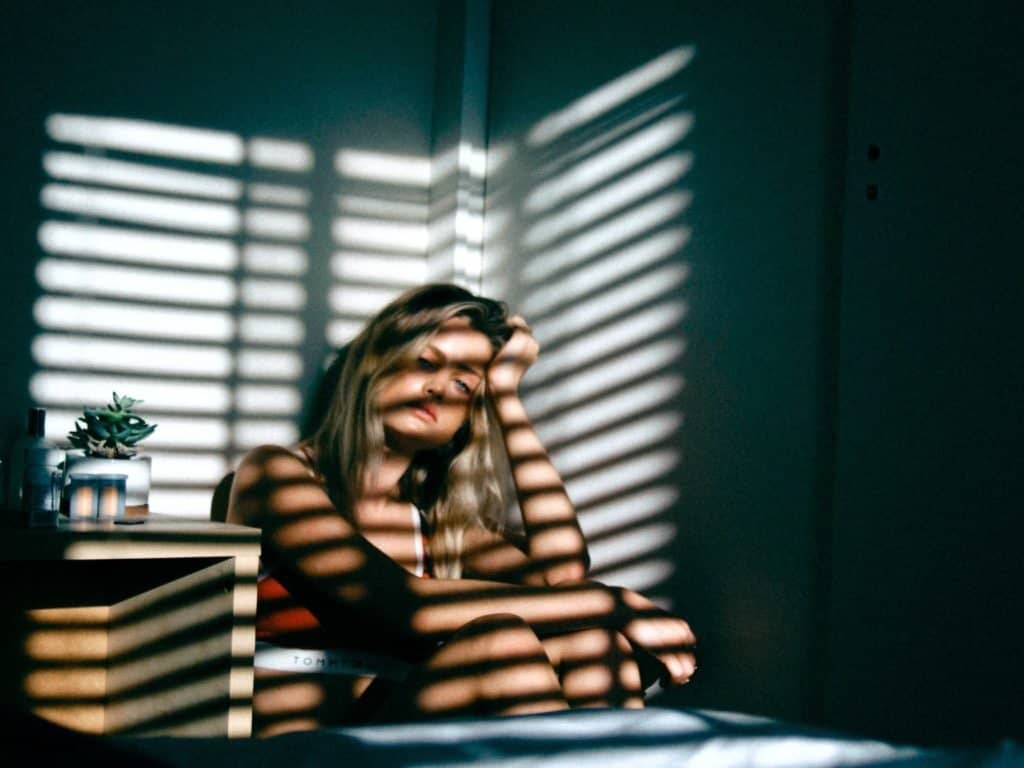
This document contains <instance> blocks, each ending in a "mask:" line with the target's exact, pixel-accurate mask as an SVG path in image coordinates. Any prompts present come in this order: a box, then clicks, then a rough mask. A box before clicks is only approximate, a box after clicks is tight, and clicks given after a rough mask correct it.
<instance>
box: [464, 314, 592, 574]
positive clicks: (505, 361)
mask: <svg viewBox="0 0 1024 768" xmlns="http://www.w3.org/2000/svg"><path fill="white" fill-rule="evenodd" d="M511 322H512V325H513V326H514V327H515V332H514V333H513V334H512V337H511V338H510V339H509V340H508V341H507V342H506V343H505V345H504V346H503V347H502V348H501V350H499V352H498V354H497V355H496V356H495V358H494V360H493V361H492V362H491V364H490V366H489V367H488V369H487V388H488V392H489V394H490V397H491V398H492V403H493V405H494V411H495V414H496V415H497V417H498V422H499V425H500V427H501V433H502V437H503V439H504V442H505V448H506V450H507V452H508V458H509V463H510V464H511V468H512V479H513V481H514V482H515V487H516V495H517V497H518V499H519V508H520V510H521V512H522V516H523V524H524V526H525V530H526V543H525V550H526V556H527V558H528V563H520V564H519V566H520V567H519V569H518V570H519V571H520V579H521V580H523V581H526V582H543V583H546V584H552V585H553V584H559V583H563V582H569V581H581V580H583V579H585V578H586V575H587V570H588V568H589V565H590V555H589V553H588V552H587V544H586V540H585V539H584V537H583V531H582V530H581V529H580V524H579V520H578V519H577V517H576V508H575V507H574V506H573V503H572V501H571V500H570V499H569V495H568V494H567V493H566V491H565V484H564V483H563V482H562V478H561V476H560V475H559V474H558V470H556V469H555V467H554V465H553V464H552V463H551V459H550V458H549V457H548V454H547V451H546V450H545V448H544V445H543V444H542V443H541V441H540V438H539V437H538V436H537V433H536V432H535V431H534V429H533V425H532V424H531V423H530V419H529V416H528V415H527V413H526V408H525V407H524V406H523V402H522V400H521V399H520V397H519V384H520V382H521V381H522V378H523V375H524V374H525V373H526V371H527V369H528V368H529V367H530V366H531V365H532V364H533V363H534V362H535V361H536V360H537V356H538V354H539V352H540V347H539V345H538V344H537V341H536V339H534V338H533V335H532V334H531V333H530V329H529V327H528V326H527V325H526V322H525V321H523V319H522V318H520V317H514V318H512V321H511ZM482 554H483V553H482V552H481V555H482ZM483 560H490V561H491V563H492V564H493V565H494V566H498V567H504V568H506V569H507V568H508V567H509V566H511V565H512V564H513V563H514V561H515V555H514V553H512V552H510V551H508V550H506V551H504V552H503V551H502V550H501V549H500V548H499V547H495V546H493V544H492V548H491V551H490V553H489V556H488V557H486V558H484V557H482V556H478V557H476V558H473V557H472V556H471V557H470V558H469V559H468V562H469V563H470V564H472V565H476V566H478V567H480V566H481V565H484V563H483V562H482V561H483ZM485 567H486V566H485Z"/></svg>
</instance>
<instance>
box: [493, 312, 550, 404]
mask: <svg viewBox="0 0 1024 768" xmlns="http://www.w3.org/2000/svg"><path fill="white" fill-rule="evenodd" d="M508 322H509V325H510V326H512V328H514V329H515V330H514V331H513V333H512V336H510V337H509V340H508V341H506V342H505V344H504V346H502V348H501V349H500V350H498V354H497V355H495V356H494V359H493V360H492V361H491V364H490V365H489V366H488V367H487V387H488V391H489V392H490V393H491V395H492V396H494V397H502V396H505V395H515V394H516V393H517V392H518V391H519V382H521V381H522V380H523V375H524V374H525V373H526V371H527V369H528V368H529V367H530V366H531V365H533V364H534V363H535V362H536V361H537V356H538V355H539V354H540V345H539V344H538V343H537V340H536V339H535V338H533V333H531V331H530V326H529V325H527V324H526V321H525V320H524V319H523V318H522V317H520V316H519V315H514V316H512V317H510V318H509V321H508Z"/></svg>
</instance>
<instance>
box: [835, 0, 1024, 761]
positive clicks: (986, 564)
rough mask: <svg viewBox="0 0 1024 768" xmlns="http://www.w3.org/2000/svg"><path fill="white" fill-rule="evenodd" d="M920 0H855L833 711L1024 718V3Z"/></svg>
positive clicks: (855, 721) (979, 732)
mask: <svg viewBox="0 0 1024 768" xmlns="http://www.w3.org/2000/svg"><path fill="white" fill-rule="evenodd" d="M912 5H915V4H903V3H885V2H874V1H873V0H871V1H862V2H856V3H854V16H853V25H852V29H851V32H852V41H853V47H852V51H853V57H852V62H853V68H852V75H853V77H852V80H851V102H850V105H851V108H850V153H849V163H850V165H849V168H850V175H849V185H848V187H847V194H848V201H849V204H848V206H847V208H846V214H847V215H846V222H845V251H844V255H843V264H842V314H841V338H840V349H841V368H840V370H841V378H840V388H839V393H840V409H839V419H838V422H837V427H836V428H837V434H838V447H839V452H838V465H837V469H838V476H837V493H836V508H835V526H834V542H835V549H834V582H833V583H834V590H833V594H832V611H831V616H832V626H831V643H830V650H831V659H830V667H829V669H830V672H829V676H828V715H829V718H830V719H833V720H836V721H839V722H842V723H844V724H848V725H849V726H851V727H855V728H858V729H863V730H869V731H872V732H874V733H880V734H885V735H890V734H894V735H898V736H903V737H910V738H926V739H933V740H968V739H971V740H977V741H991V740H993V739H996V738H998V737H999V736H1001V735H1008V734H1015V735H1016V736H1017V737H1018V738H1020V736H1021V734H1022V733H1024V715H1022V713H1021V707H1020V692H1021V690H1024V663H1022V662H1021V656H1020V647H1019V646H1020V643H1019V638H1020V632H1019V627H1020V620H1019V618H1018V617H1019V614H1020V599H1021V589H1022V587H1024V568H1022V566H1021V556H1020V553H1019V552H1018V551H1017V550H1018V549H1019V547H1018V542H1020V540H1021V534H1022V533H1024V528H1022V525H1021V522H1020V512H1021V502H1022V499H1024V487H1022V483H1021V479H1020V475H1021V473H1020V463H1021V451H1020V446H1019V443H1020V436H1021V433H1022V426H1024V419H1022V409H1021V393H1022V392H1024V367H1022V360H1024V349H1022V344H1021V337H1022V334H1021V327H1022V324H1021V318H1020V309H1019V307H1020V302H1021V296H1022V292H1021V287H1022V286H1024V266H1022V262H1021V258H1020V253H1021V235H1020V222H1021V221H1022V220H1024V194H1022V192H1021V189H1022V187H1021V169H1022V168H1024V149H1022V146H1021V136H1022V135H1024V63H1022V61H1024V60H1022V58H1021V56H1020V35H1021V32H1022V30H1024V13H1022V11H1021V10H1020V8H1019V6H1017V5H1013V4H1010V3H1003V2H982V3H980V4H974V5H971V6H967V5H962V4H959V3H940V4H939V5H938V6H936V5H929V6H928V7H927V11H926V12H924V13H921V12H920V11H921V8H923V6H919V7H917V8H913V7H911V6H912ZM871 145H875V146H876V147H877V149H878V156H877V159H875V160H872V159H870V158H871V157H874V155H873V154H872V155H870V156H869V147H870V146H871ZM869 185H877V199H876V200H874V201H872V200H870V199H869V198H868V196H867V188H868V186H869Z"/></svg>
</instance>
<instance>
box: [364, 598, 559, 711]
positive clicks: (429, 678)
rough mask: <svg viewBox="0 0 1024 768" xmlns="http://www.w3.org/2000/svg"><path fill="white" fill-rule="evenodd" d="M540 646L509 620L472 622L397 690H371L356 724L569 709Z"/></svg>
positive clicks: (388, 686) (380, 686)
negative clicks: (359, 722) (361, 721)
mask: <svg viewBox="0 0 1024 768" xmlns="http://www.w3.org/2000/svg"><path fill="white" fill-rule="evenodd" d="M567 708H568V704H567V703H566V700H565V696H564V695H563V694H562V687H561V683H560V681H559V679H558V675H556V674H555V671H554V669H553V668H552V666H551V662H550V661H549V659H548V656H547V654H546V653H545V649H544V645H542V643H541V641H540V639H539V638H538V637H537V635H536V634H534V632H533V630H532V629H531V628H530V626H529V625H528V624H526V622H524V621H523V620H522V619H521V618H519V617H518V616H515V615H512V614H495V615H490V616H484V617H481V618H479V619H476V620H474V621H472V622H470V623H469V624H467V625H466V626H464V627H463V628H462V629H460V630H459V631H458V632H456V633H455V634H454V635H453V636H452V638H451V639H450V640H448V642H446V643H445V644H444V646H443V647H442V648H441V649H440V650H438V651H437V653H435V654H434V655H433V656H432V657H431V658H430V659H429V660H427V661H426V662H425V663H424V664H422V665H421V666H420V667H418V668H416V669H415V670H414V671H413V672H412V673H411V674H410V675H409V677H408V678H406V680H405V681H404V682H402V683H401V684H398V685H396V684H394V683H389V682H385V681H378V682H375V683H374V684H373V685H371V686H370V688H369V689H368V690H367V692H366V693H365V694H364V695H363V697H362V698H360V700H359V702H357V704H356V710H357V714H356V717H357V720H364V721H373V722H387V721H392V720H420V719H425V718H431V717H447V716H454V715H469V714H472V715H523V714H532V713H537V712H551V711H555V710H562V709H567Z"/></svg>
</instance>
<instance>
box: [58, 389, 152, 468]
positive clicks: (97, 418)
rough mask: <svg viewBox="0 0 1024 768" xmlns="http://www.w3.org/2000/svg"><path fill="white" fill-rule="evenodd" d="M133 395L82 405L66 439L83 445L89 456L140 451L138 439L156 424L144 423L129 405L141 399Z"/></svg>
mask: <svg viewBox="0 0 1024 768" xmlns="http://www.w3.org/2000/svg"><path fill="white" fill-rule="evenodd" d="M141 402H142V401H141V400H136V399H135V398H133V397H128V396H127V395H125V396H124V397H118V395H117V392H115V393H114V402H112V403H110V404H108V405H107V406H106V407H105V408H83V409H82V417H81V418H79V419H76V421H75V430H74V431H73V432H68V440H70V441H71V444H72V445H73V446H74V447H75V448H84V449H85V452H86V454H87V455H89V456H103V457H105V458H108V459H128V458H131V457H132V456H134V455H135V454H136V453H138V451H139V447H138V444H139V442H140V441H142V440H144V439H145V438H147V437H149V436H150V435H151V434H153V430H154V429H156V426H157V425H156V424H147V423H146V420H145V419H144V418H142V417H141V416H139V415H138V414H135V413H132V408H134V407H135V406H136V405H138V404H139V403H141Z"/></svg>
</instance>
